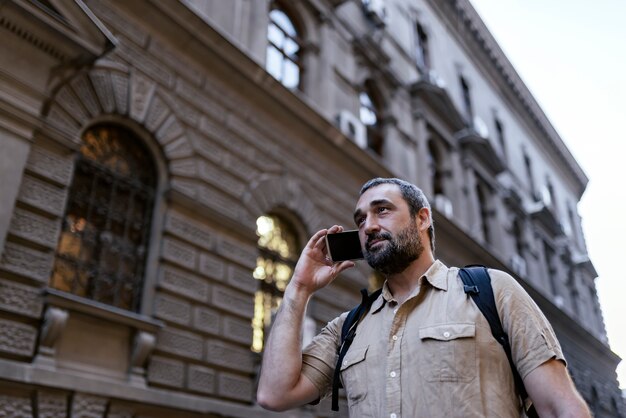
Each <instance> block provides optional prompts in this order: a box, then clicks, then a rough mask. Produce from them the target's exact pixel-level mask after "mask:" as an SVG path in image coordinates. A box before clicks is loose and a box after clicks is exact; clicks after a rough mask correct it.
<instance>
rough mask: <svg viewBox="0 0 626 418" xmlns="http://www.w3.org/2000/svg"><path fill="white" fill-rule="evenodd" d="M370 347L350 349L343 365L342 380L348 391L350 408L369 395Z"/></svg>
mask: <svg viewBox="0 0 626 418" xmlns="http://www.w3.org/2000/svg"><path fill="white" fill-rule="evenodd" d="M368 349H369V346H365V347H350V349H349V350H348V352H347V353H346V356H345V357H344V359H343V362H342V363H341V380H342V382H343V387H344V388H345V389H346V395H347V398H348V406H350V407H352V406H354V405H356V404H358V403H359V402H361V401H362V400H363V399H365V397H366V395H367V383H368V381H367V364H366V363H367V362H366V361H365V360H366V358H367V351H368Z"/></svg>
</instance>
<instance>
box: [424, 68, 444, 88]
mask: <svg viewBox="0 0 626 418" xmlns="http://www.w3.org/2000/svg"><path fill="white" fill-rule="evenodd" d="M428 81H429V82H431V83H432V84H434V85H435V86H437V87H439V88H440V89H445V88H446V81H445V80H444V79H443V78H442V77H441V76H440V75H439V74H437V71H435V70H430V71H428Z"/></svg>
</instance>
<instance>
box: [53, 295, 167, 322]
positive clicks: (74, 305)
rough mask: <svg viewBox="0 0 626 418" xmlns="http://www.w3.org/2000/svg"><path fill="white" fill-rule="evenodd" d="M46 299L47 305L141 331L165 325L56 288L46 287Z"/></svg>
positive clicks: (147, 317)
mask: <svg viewBox="0 0 626 418" xmlns="http://www.w3.org/2000/svg"><path fill="white" fill-rule="evenodd" d="M44 299H45V303H46V305H49V306H54V307H57V308H62V309H67V310H69V311H74V312H80V313H83V314H87V315H90V316H94V317H97V318H100V319H105V320H108V321H111V322H114V323H118V324H123V325H127V326H129V327H132V328H134V329H137V330H140V331H145V332H149V333H156V332H157V331H159V329H161V328H163V327H164V326H165V324H164V323H163V322H162V321H159V320H157V319H154V318H151V317H149V316H146V315H141V314H138V313H135V312H131V311H127V310H124V309H120V308H116V307H115V306H111V305H107V304H105V303H101V302H96V301H94V300H90V299H86V298H83V297H81V296H76V295H73V294H71V293H67V292H63V291H60V290H56V289H46V290H45V296H44Z"/></svg>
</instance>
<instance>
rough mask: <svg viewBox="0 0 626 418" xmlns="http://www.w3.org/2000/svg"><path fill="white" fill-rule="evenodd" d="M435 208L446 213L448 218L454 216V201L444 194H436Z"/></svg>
mask: <svg viewBox="0 0 626 418" xmlns="http://www.w3.org/2000/svg"><path fill="white" fill-rule="evenodd" d="M434 203H435V208H436V209H437V210H438V211H439V212H441V213H443V214H444V216H445V217H446V218H452V214H453V212H454V208H453V206H452V201H451V200H450V199H449V198H448V197H447V196H444V195H442V194H438V195H435V202H434Z"/></svg>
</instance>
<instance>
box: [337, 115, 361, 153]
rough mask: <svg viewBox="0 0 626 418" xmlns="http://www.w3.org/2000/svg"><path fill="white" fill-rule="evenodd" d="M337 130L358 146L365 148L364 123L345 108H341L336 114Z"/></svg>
mask: <svg viewBox="0 0 626 418" xmlns="http://www.w3.org/2000/svg"><path fill="white" fill-rule="evenodd" d="M337 124H338V125H339V130H340V131H341V132H342V133H343V134H344V135H345V136H347V137H348V138H350V139H351V140H352V141H353V142H354V143H355V144H357V145H358V146H359V147H361V148H363V149H365V148H367V130H366V129H365V125H363V123H362V122H361V121H360V120H359V118H357V117H356V116H354V115H353V114H352V113H350V112H349V111H347V110H342V111H341V112H339V114H338V115H337Z"/></svg>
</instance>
